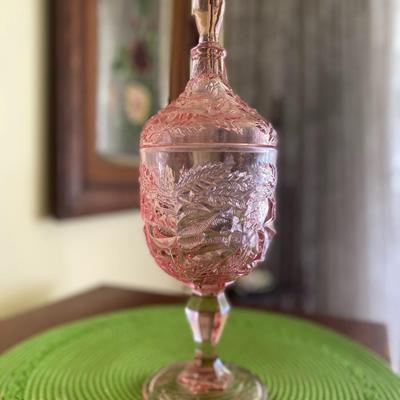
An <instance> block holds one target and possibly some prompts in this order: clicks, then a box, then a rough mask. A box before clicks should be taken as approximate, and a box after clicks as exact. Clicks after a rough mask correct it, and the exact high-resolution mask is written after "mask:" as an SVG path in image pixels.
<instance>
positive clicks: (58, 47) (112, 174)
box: [51, 0, 194, 218]
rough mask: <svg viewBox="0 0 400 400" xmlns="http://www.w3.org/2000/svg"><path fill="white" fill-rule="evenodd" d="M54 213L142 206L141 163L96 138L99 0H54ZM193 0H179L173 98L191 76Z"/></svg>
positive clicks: (173, 51)
mask: <svg viewBox="0 0 400 400" xmlns="http://www.w3.org/2000/svg"><path fill="white" fill-rule="evenodd" d="M52 7H53V8H52V11H51V14H52V25H53V30H54V37H53V39H52V40H53V44H52V47H53V51H52V54H53V68H54V85H53V93H52V103H53V105H52V107H54V110H53V111H54V115H53V122H54V123H53V131H54V137H55V140H54V149H53V151H54V164H55V165H54V172H55V173H54V179H55V184H54V199H53V202H54V214H55V216H56V217H58V218H70V217H77V216H82V215H88V214H96V213H102V212H108V211H115V210H123V209H133V208H135V207H138V206H139V183H138V176H139V171H138V167H130V166H126V165H117V164H113V163H111V162H108V161H107V160H105V159H103V158H101V157H99V155H98V154H97V152H96V148H95V144H96V143H95V141H96V122H95V118H96V107H95V101H96V62H97V57H96V42H97V36H96V35H97V14H96V10H97V0H55V1H54V3H52ZM190 11H191V10H190V1H189V0H173V25H172V26H173V28H172V37H171V42H172V49H171V69H170V71H171V80H170V99H174V98H175V97H177V95H178V94H179V93H180V92H181V91H182V90H183V88H184V86H185V84H186V82H187V80H188V77H189V50H190V48H191V47H192V45H193V42H194V35H193V28H192V26H193V22H192V18H191V15H190Z"/></svg>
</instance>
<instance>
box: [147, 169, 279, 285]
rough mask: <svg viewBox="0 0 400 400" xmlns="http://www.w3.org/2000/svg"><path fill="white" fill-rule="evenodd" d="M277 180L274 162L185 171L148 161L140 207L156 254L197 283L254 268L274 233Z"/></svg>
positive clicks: (176, 273)
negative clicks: (149, 164) (151, 165)
mask: <svg viewBox="0 0 400 400" xmlns="http://www.w3.org/2000/svg"><path fill="white" fill-rule="evenodd" d="M275 185H276V171H275V167H274V166H273V165H272V164H268V163H257V164H253V165H250V166H249V165H248V166H246V168H244V169H235V168H234V167H233V164H230V163H224V162H217V163H205V164H199V165H197V166H194V167H192V168H189V169H186V168H181V169H180V170H179V171H173V170H172V169H171V168H170V167H169V166H166V167H165V168H163V169H162V170H161V171H160V170H159V169H157V168H149V167H148V166H146V165H142V167H141V194H142V195H141V199H142V200H141V201H142V206H141V210H142V215H143V218H144V221H145V233H146V238H147V243H148V245H149V248H150V250H151V252H152V254H153V256H154V257H155V259H156V260H157V262H158V263H159V264H160V266H161V267H162V268H163V269H165V270H166V271H167V272H168V273H169V274H171V275H173V276H174V277H176V278H178V279H180V280H181V281H183V282H186V283H193V284H195V285H196V286H199V287H200V286H204V285H207V283H208V282H209V281H210V282H213V283H215V281H216V280H217V281H220V282H221V284H224V283H226V282H229V281H231V280H233V279H235V278H236V277H238V276H240V275H243V274H245V273H247V272H249V270H250V269H251V268H252V267H254V265H255V263H256V262H257V261H260V260H262V259H263V257H264V255H265V249H266V244H267V242H268V241H269V240H270V239H271V238H272V236H273V234H274V229H273V221H274V218H275V200H274V189H275Z"/></svg>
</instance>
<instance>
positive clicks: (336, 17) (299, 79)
mask: <svg viewBox="0 0 400 400" xmlns="http://www.w3.org/2000/svg"><path fill="white" fill-rule="evenodd" d="M106 1H107V0H103V1H100V0H99V4H103V5H104V2H106ZM113 1H114V0H113ZM126 1H130V2H134V0H126ZM121 2H122V3H123V2H124V0H118V1H116V3H121ZM161 2H162V0H161ZM122 3H121V4H122ZM155 3H157V2H156V1H155ZM227 5H228V7H227V15H226V24H225V34H224V37H225V39H224V41H225V45H226V47H227V50H228V54H229V56H228V59H227V64H228V73H229V78H230V81H231V84H232V86H233V87H234V88H235V90H236V91H237V92H238V93H239V95H240V96H242V97H243V98H244V99H245V100H246V101H247V102H248V103H249V104H250V105H252V106H253V107H256V108H257V109H258V110H259V111H260V113H261V114H262V115H264V116H266V117H267V118H268V119H270V120H272V121H273V123H274V124H275V126H276V127H277V129H278V130H279V133H280V140H281V141H280V160H279V188H278V204H279V210H278V211H279V216H278V221H277V229H278V235H277V238H276V240H275V242H274V244H273V247H272V249H271V251H270V254H269V258H268V260H267V262H266V263H265V265H263V266H262V267H261V269H260V270H259V271H258V272H257V273H258V275H257V278H256V279H253V280H252V279H251V278H249V279H248V280H247V281H243V282H241V283H239V284H238V285H236V286H235V287H234V288H233V289H232V290H231V292H232V293H231V295H232V296H236V297H238V298H239V299H241V300H242V302H243V304H251V303H263V304H271V305H279V306H280V307H283V308H287V309H294V308H295V309H299V308H300V309H303V310H305V311H309V312H318V313H323V314H331V315H337V316H343V317H350V318H358V319H365V320H371V321H377V322H382V323H385V324H386V325H387V326H388V328H389V333H390V339H391V340H390V347H391V351H392V358H393V362H394V366H395V368H396V369H397V370H398V369H399V366H400V313H399V310H400V289H399V288H400V249H399V243H400V133H399V130H400V1H399V0H380V1H376V0H268V1H265V0H248V1H246V2H243V1H242V0H229V1H228V4H227ZM164 8H165V5H164ZM164 12H165V10H164ZM109 14H110V13H107V15H109ZM162 15H164V14H162ZM165 15H167V16H168V15H170V14H168V12H166V14H165ZM48 18H49V5H48V3H47V2H46V1H45V0H19V1H12V2H11V1H3V2H1V5H0V71H1V73H0V132H1V139H2V145H1V147H0V188H1V189H0V193H1V196H0V271H1V275H0V318H2V317H7V316H10V315H12V314H15V313H18V312H21V311H24V310H27V309H30V308H33V307H35V306H38V305H41V304H45V303H47V302H51V301H55V300H57V299H60V298H62V297H64V296H68V295H71V294H74V293H76V292H79V291H82V290H86V289H88V288H90V287H93V286H96V285H99V284H115V285H122V286H127V287H132V288H139V289H144V290H152V291H159V292H181V291H182V290H183V289H182V287H181V286H180V285H179V284H178V283H177V282H176V281H174V280H173V279H171V278H169V277H168V276H166V275H165V274H164V273H163V272H161V270H160V269H159V268H157V267H156V266H155V264H154V262H153V261H152V259H151V257H150V255H149V253H148V250H147V248H146V246H145V241H144V237H143V234H142V223H141V220H140V216H139V213H138V211H137V210H132V211H119V212H114V213H106V214H98V215H92V216H86V217H80V218H73V219H68V220H62V221H60V220H58V219H56V218H55V217H53V216H52V205H51V204H50V202H49V196H48V192H49V190H50V189H49V188H50V186H51V185H50V181H51V180H52V179H53V173H52V168H53V167H52V164H51V155H50V154H49V141H51V139H49V138H51V136H52V135H53V134H54V132H52V128H51V127H52V125H51V123H50V122H49V121H51V115H50V114H51V107H49V104H48V92H49V89H50V87H51V77H52V73H53V71H52V69H51V65H50V64H49V56H48V53H49V42H50V41H51V35H52V31H51V29H50V26H51V24H50V23H49V21H48ZM159 18H161V17H160V16H159ZM165 18H167V17H165ZM168 18H170V17H168ZM148 29H150V28H148ZM159 29H160V30H159V35H160V37H161V38H163V39H162V40H160V43H162V46H164V47H165V46H167V45H168V43H169V42H168V41H167V42H166V41H165V40H166V38H165V36H168V35H169V30H170V29H171V25H170V24H168V23H165V21H164V22H163V23H160V25H159ZM160 59H161V60H164V63H165V62H168V56H167V55H165V54H164V55H162V56H160ZM165 60H166V61H165ZM99 62H100V61H99ZM159 75H160V78H159V79H161V80H162V81H161V82H160V84H159V86H158V87H159V90H160V91H161V92H162V95H163V96H164V97H166V95H165V92H166V90H167V88H166V87H167V83H166V82H165V81H166V80H168V74H165V73H164V72H163V73H160V74H159ZM154 90H156V89H154ZM160 96H161V95H160ZM164 101H165V100H164ZM162 103H163V101H162V100H160V105H162ZM149 110H150V111H149V112H152V110H151V107H149ZM132 115H133V116H135V115H134V114H132V113H128V116H132ZM140 115H142V114H140Z"/></svg>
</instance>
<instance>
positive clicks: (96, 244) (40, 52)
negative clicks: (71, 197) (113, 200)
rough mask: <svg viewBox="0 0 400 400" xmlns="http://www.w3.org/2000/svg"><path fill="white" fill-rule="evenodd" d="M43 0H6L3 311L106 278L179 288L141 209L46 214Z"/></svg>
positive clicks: (1, 57) (1, 31) (2, 43)
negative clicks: (153, 254)
mask: <svg viewBox="0 0 400 400" xmlns="http://www.w3.org/2000/svg"><path fill="white" fill-rule="evenodd" d="M45 11H46V10H45V1H44V0H14V1H6V0H3V1H1V2H0V137H1V142H0V272H1V273H0V317H2V316H6V315H10V314H12V313H14V312H17V311H21V310H24V309H26V308H30V307H33V306H35V305H38V304H41V303H43V302H46V301H52V300H55V299H57V298H59V297H61V296H65V295H69V294H71V293H74V292H76V291H79V290H82V289H85V288H87V287H90V286H93V285H97V284H100V283H104V282H107V283H115V284H122V285H127V286H132V287H139V288H147V289H158V290H163V291H164V290H167V291H169V290H176V289H178V288H179V286H178V285H177V284H176V283H175V282H174V281H173V280H172V279H170V278H169V277H168V276H166V275H165V274H164V273H162V272H161V271H160V270H159V269H158V268H157V267H156V266H155V264H154V262H153V261H152V260H151V258H150V256H149V255H148V251H147V249H146V247H145V243H144V239H143V235H142V229H141V222H140V217H139V215H138V213H137V212H124V213H117V214H110V215H106V216H98V217H90V218H84V219H77V220H73V221H70V222H59V221H56V220H54V219H53V218H51V217H49V216H46V205H45V198H46V196H45V193H46V186H47V184H48V179H47V172H48V171H47V166H46V119H47V115H46V105H45V92H46V76H45V71H46V65H45V52H46V48H45V47H46V46H45V43H46V41H45V38H46V35H47V32H46V27H45Z"/></svg>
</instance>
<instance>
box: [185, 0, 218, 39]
mask: <svg viewBox="0 0 400 400" xmlns="http://www.w3.org/2000/svg"><path fill="white" fill-rule="evenodd" d="M224 11H225V0H193V1H192V14H193V15H194V17H195V19H196V25H197V29H198V31H199V35H200V43H204V42H218V40H219V34H220V31H221V26H222V21H223V18H224Z"/></svg>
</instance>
